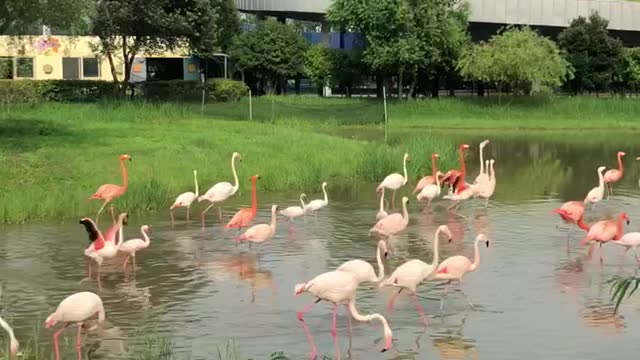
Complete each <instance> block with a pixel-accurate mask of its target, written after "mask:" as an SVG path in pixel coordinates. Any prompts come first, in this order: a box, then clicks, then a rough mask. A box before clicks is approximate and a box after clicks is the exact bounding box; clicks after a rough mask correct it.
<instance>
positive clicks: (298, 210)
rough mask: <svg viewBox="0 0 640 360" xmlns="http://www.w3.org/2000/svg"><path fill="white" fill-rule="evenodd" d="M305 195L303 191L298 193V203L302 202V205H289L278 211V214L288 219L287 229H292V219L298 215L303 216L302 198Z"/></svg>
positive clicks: (304, 207)
mask: <svg viewBox="0 0 640 360" xmlns="http://www.w3.org/2000/svg"><path fill="white" fill-rule="evenodd" d="M306 197H307V195H305V194H304V193H303V194H300V204H302V206H289V207H288V208H286V209H284V210H280V211H279V214H280V215H282V216H285V217H286V218H288V219H289V231H293V222H294V219H295V218H297V217H300V216H304V214H305V213H306V205H305V204H304V199H305V198H306Z"/></svg>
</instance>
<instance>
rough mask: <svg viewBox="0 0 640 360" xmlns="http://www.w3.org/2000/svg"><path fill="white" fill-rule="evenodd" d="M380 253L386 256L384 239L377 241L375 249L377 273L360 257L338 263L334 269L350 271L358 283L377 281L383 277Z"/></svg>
mask: <svg viewBox="0 0 640 360" xmlns="http://www.w3.org/2000/svg"><path fill="white" fill-rule="evenodd" d="M382 254H384V257H385V258H386V257H387V243H386V242H385V241H384V240H380V241H378V248H377V249H376V261H377V262H378V275H377V276H376V272H375V270H374V269H373V266H371V264H369V263H368V262H366V261H364V260H360V259H355V260H349V261H346V262H344V263H343V264H342V265H340V266H339V267H338V268H337V269H336V271H346V272H349V273H352V274H353V275H354V276H355V277H356V279H357V280H358V285H360V284H361V283H363V282H372V283H379V282H380V281H382V279H384V264H383V263H382V256H383V255H382Z"/></svg>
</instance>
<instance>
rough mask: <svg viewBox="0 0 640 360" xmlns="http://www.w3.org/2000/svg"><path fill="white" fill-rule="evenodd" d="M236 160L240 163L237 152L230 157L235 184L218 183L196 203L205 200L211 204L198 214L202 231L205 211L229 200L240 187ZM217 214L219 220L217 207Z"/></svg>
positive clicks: (219, 210) (219, 209) (220, 213)
mask: <svg viewBox="0 0 640 360" xmlns="http://www.w3.org/2000/svg"><path fill="white" fill-rule="evenodd" d="M236 159H238V160H240V161H242V158H241V156H240V154H238V153H237V152H234V153H233V155H231V172H232V173H233V180H234V181H235V184H234V185H231V183H229V182H226V181H224V182H219V183H217V184H215V185H213V186H212V187H211V189H209V190H207V192H206V193H205V194H204V195H202V196H200V197H199V198H198V202H201V201H203V200H207V201H209V202H211V205H209V206H208V207H207V208H206V209H204V210H203V211H202V213H201V214H200V217H201V218H202V228H203V229H204V215H205V214H206V213H207V211H209V209H211V208H212V207H213V205H215V204H216V203H220V202H223V201H225V200H227V199H228V198H230V197H231V196H232V195H233V194H235V193H236V192H237V191H238V188H239V187H240V185H239V183H238V174H237V173H236ZM218 212H219V215H220V218H222V209H221V208H220V206H218Z"/></svg>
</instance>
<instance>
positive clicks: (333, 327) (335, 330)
mask: <svg viewBox="0 0 640 360" xmlns="http://www.w3.org/2000/svg"><path fill="white" fill-rule="evenodd" d="M337 316H338V305H337V304H334V305H333V320H332V321H331V337H332V338H333V345H334V346H335V348H336V359H338V360H339V359H340V345H339V344H338V328H337V324H338V321H337Z"/></svg>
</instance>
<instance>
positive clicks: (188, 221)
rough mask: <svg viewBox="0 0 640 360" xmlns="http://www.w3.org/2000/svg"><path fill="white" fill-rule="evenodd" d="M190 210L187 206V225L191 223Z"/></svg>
mask: <svg viewBox="0 0 640 360" xmlns="http://www.w3.org/2000/svg"><path fill="white" fill-rule="evenodd" d="M189 210H191V206H187V224H188V223H189Z"/></svg>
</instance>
